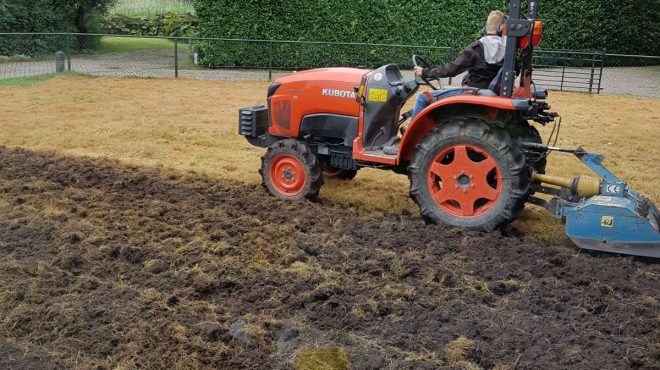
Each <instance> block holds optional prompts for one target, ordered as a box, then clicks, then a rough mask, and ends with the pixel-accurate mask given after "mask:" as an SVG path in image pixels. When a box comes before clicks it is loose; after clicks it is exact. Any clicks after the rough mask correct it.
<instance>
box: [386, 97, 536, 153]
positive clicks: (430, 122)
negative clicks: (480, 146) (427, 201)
mask: <svg viewBox="0 0 660 370" xmlns="http://www.w3.org/2000/svg"><path fill="white" fill-rule="evenodd" d="M456 106H468V107H475V106H477V107H481V108H486V109H487V110H488V111H489V116H490V115H492V117H493V118H494V117H495V116H496V115H497V112H498V111H499V110H506V111H523V112H526V111H527V110H528V109H529V108H530V106H531V104H530V100H529V99H526V98H523V99H511V98H504V97H499V96H482V95H474V94H461V95H454V96H450V97H447V98H444V99H441V100H438V101H437V102H434V103H432V104H431V105H429V106H428V107H426V108H425V109H424V110H423V111H421V112H420V113H419V114H418V115H417V117H415V119H413V120H412V121H411V122H410V124H409V125H408V129H407V130H406V132H405V134H404V135H403V137H402V138H401V144H400V150H399V158H398V161H397V163H403V162H406V161H410V160H411V159H412V155H413V152H414V151H415V146H416V145H417V144H418V143H419V142H420V141H421V140H422V139H423V138H424V137H425V136H426V134H428V132H429V131H431V130H432V129H433V128H435V127H436V125H437V118H436V117H437V115H438V114H442V110H444V109H447V108H449V107H456Z"/></svg>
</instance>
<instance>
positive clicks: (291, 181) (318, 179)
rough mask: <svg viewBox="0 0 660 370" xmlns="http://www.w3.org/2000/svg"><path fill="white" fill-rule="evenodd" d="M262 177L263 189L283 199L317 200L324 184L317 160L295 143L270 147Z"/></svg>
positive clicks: (280, 143) (303, 145)
mask: <svg viewBox="0 0 660 370" xmlns="http://www.w3.org/2000/svg"><path fill="white" fill-rule="evenodd" d="M259 173H260V174H261V179H262V184H263V186H264V187H265V188H266V189H268V191H269V192H270V193H271V194H273V195H274V196H276V197H278V198H281V199H290V200H300V199H305V198H306V199H316V198H317V197H318V195H319V191H320V189H321V185H322V184H323V177H322V176H321V165H320V163H319V160H318V158H317V157H316V155H314V153H313V152H312V151H311V150H310V149H309V147H308V146H307V144H305V143H302V142H300V141H296V140H293V139H286V140H281V141H278V142H275V143H273V144H272V145H271V146H269V147H268V150H267V151H266V154H265V155H264V156H263V157H261V169H260V170H259Z"/></svg>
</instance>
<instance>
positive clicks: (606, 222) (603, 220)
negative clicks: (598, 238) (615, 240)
mask: <svg viewBox="0 0 660 370" xmlns="http://www.w3.org/2000/svg"><path fill="white" fill-rule="evenodd" d="M600 226H602V227H614V217H612V216H601V217H600Z"/></svg>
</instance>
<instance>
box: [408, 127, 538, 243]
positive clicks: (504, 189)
mask: <svg viewBox="0 0 660 370" xmlns="http://www.w3.org/2000/svg"><path fill="white" fill-rule="evenodd" d="M462 145H467V146H469V147H470V148H478V149H479V150H482V151H483V152H485V153H486V154H488V155H489V156H490V157H491V158H492V160H494V162H495V163H496V165H497V168H498V171H500V176H499V180H497V181H501V184H499V185H497V186H498V189H499V195H498V197H497V198H496V200H492V201H491V204H490V208H486V209H487V210H486V211H484V213H482V214H476V213H475V214H476V215H475V216H470V217H461V216H456V215H453V214H451V213H449V212H447V211H446V209H443V208H442V207H441V206H440V205H439V204H438V203H437V202H436V201H435V200H434V199H433V197H432V195H431V194H432V191H433V190H432V189H431V186H432V185H430V183H429V180H428V179H429V178H430V176H431V174H430V173H429V171H430V167H431V163H432V162H434V161H436V160H437V156H438V155H440V154H441V153H443V151H446V150H447V148H451V147H458V146H462ZM455 155H456V156H457V154H455ZM408 176H409V179H410V196H411V197H412V199H413V200H414V201H415V203H417V205H418V206H419V208H420V212H421V215H422V217H423V219H424V220H425V221H426V222H427V223H432V224H438V225H447V226H454V227H460V228H464V229H469V230H479V231H492V230H495V229H497V228H500V227H502V226H504V225H506V224H508V223H509V222H511V221H513V220H515V219H516V218H517V217H518V216H519V215H520V213H521V212H522V210H523V208H524V207H525V202H526V201H527V198H528V197H529V185H530V173H529V170H528V168H527V165H526V158H525V152H524V150H523V149H522V147H521V146H520V145H519V144H518V142H517V141H516V140H514V139H512V138H511V136H510V135H509V134H508V133H507V132H506V131H504V130H503V129H502V128H500V127H499V126H497V125H495V124H488V123H487V122H486V121H485V120H483V119H480V118H477V117H452V118H449V119H447V120H444V121H443V122H441V123H440V125H439V127H437V128H435V129H433V130H432V131H431V132H429V134H428V135H427V136H426V137H425V138H424V139H423V140H422V141H421V142H420V143H419V144H418V145H417V147H416V150H415V154H414V156H413V159H412V161H411V162H410V164H409V167H408ZM442 184H444V181H442ZM442 184H441V186H440V187H441V188H442V186H444V185H442ZM435 191H437V190H435ZM445 208H447V207H445ZM475 208H476V207H475Z"/></svg>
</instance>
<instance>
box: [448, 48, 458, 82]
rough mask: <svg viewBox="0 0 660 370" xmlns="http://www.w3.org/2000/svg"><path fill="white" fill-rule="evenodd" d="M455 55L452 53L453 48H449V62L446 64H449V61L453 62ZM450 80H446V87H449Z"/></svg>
mask: <svg viewBox="0 0 660 370" xmlns="http://www.w3.org/2000/svg"><path fill="white" fill-rule="evenodd" d="M455 53H456V52H455V51H454V47H451V48H449V61H448V62H451V61H453V60H454V58H456V56H455ZM451 80H452V77H449V79H448V80H447V85H450V86H451Z"/></svg>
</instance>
